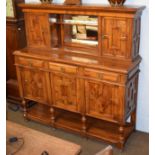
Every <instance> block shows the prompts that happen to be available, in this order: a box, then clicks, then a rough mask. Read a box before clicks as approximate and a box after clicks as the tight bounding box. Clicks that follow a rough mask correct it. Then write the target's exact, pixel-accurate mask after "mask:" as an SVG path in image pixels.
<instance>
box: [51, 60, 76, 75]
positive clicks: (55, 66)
mask: <svg viewBox="0 0 155 155" xmlns="http://www.w3.org/2000/svg"><path fill="white" fill-rule="evenodd" d="M49 69H50V70H53V71H58V72H63V73H69V74H76V73H77V67H75V66H70V65H65V64H59V63H53V62H50V63H49Z"/></svg>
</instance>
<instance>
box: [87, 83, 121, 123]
mask: <svg viewBox="0 0 155 155" xmlns="http://www.w3.org/2000/svg"><path fill="white" fill-rule="evenodd" d="M118 90H119V87H118V86H114V85H112V84H108V83H103V82H98V81H95V80H86V81H85V96H86V114H87V115H89V116H93V117H96V118H100V119H103V120H112V121H119V120H121V119H122V118H121V114H122V112H123V111H122V101H121V100H120V101H119V98H118V96H121V94H119V91H118ZM120 93H121V92H120ZM118 101H119V102H118Z"/></svg>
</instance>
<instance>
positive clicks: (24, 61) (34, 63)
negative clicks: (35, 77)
mask: <svg viewBox="0 0 155 155" xmlns="http://www.w3.org/2000/svg"><path fill="white" fill-rule="evenodd" d="M17 63H18V64H20V65H23V66H28V67H38V68H41V67H44V61H42V60H36V59H29V58H24V57H18V59H17Z"/></svg>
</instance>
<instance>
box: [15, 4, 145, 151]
mask: <svg viewBox="0 0 155 155" xmlns="http://www.w3.org/2000/svg"><path fill="white" fill-rule="evenodd" d="M19 6H20V7H21V8H22V10H23V12H24V17H25V26H26V36H27V47H25V48H24V49H21V50H18V51H15V52H14V55H15V65H16V70H17V77H18V83H19V90H20V96H21V98H22V105H23V107H24V117H25V118H27V119H30V120H36V121H39V122H42V123H44V124H48V125H51V126H53V127H55V128H62V129H66V130H70V131H72V132H75V133H79V134H81V135H83V136H86V137H94V138H98V139H101V140H104V141H107V142H110V143H113V144H115V145H116V146H117V147H119V148H123V146H124V144H125V142H126V140H127V138H128V137H129V135H130V134H131V133H132V131H133V130H134V128H135V123H136V107H137V91H138V90H137V88H138V74H139V64H140V61H141V57H140V56H139V44H140V19H141V13H142V10H143V9H144V8H145V7H143V6H142V7H135V6H132V7H131V6H130V7H128V6H124V7H110V6H104V5H103V6H102V5H100V6H97V5H96V6H94V5H86V4H85V5H84V4H83V5H74V6H70V5H62V4H61V5H60V4H20V5H19ZM29 101H35V102H36V104H35V105H34V106H32V107H31V108H27V103H28V102H29ZM128 118H130V121H129V122H127V119H128Z"/></svg>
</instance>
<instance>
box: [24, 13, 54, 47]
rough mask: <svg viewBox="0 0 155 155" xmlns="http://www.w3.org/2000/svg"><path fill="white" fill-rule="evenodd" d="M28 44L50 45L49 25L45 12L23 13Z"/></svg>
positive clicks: (36, 45)
mask: <svg viewBox="0 0 155 155" xmlns="http://www.w3.org/2000/svg"><path fill="white" fill-rule="evenodd" d="M25 24H26V34H27V41H28V46H30V47H37V48H38V47H50V46H51V38H50V25H49V21H48V14H46V13H25Z"/></svg>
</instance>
